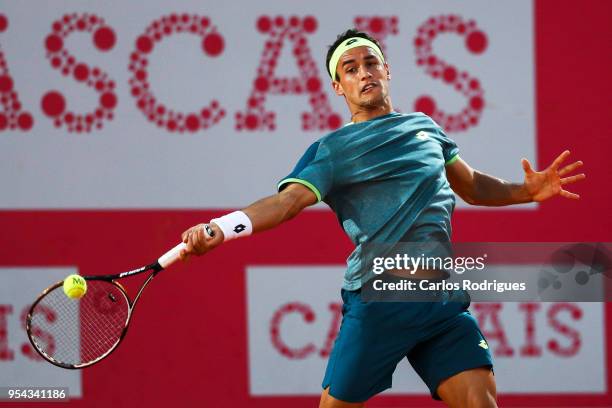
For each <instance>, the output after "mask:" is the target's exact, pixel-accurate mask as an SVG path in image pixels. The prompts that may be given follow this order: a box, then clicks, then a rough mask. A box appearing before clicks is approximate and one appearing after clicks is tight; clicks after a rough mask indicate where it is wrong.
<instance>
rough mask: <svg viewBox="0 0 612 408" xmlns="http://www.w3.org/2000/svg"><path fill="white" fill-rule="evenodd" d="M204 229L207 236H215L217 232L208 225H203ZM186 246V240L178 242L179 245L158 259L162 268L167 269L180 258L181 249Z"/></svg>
mask: <svg viewBox="0 0 612 408" xmlns="http://www.w3.org/2000/svg"><path fill="white" fill-rule="evenodd" d="M203 230H204V235H206V236H207V237H214V236H215V233H214V232H213V231H212V229H211V228H210V227H209V226H208V225H205V226H204V227H203ZM186 248H187V244H185V243H184V242H181V243H180V244H178V245H177V246H175V247H174V248H172V249H171V250H169V251H168V252H166V253H165V254H163V255H162V256H161V257H160V258H159V259H158V260H157V263H158V264H159V265H160V266H161V267H162V268H164V269H166V268H167V267H168V266H170V265H172V264H173V263H175V262H176V261H178V260H179V258H180V255H181V251H182V250H183V249H186Z"/></svg>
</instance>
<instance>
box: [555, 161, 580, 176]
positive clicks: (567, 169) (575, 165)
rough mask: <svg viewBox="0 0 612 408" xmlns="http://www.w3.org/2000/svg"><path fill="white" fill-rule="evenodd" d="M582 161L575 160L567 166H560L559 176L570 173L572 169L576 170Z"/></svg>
mask: <svg viewBox="0 0 612 408" xmlns="http://www.w3.org/2000/svg"><path fill="white" fill-rule="evenodd" d="M583 164H584V163H582V161H577V162H574V163H572V164H570V165H568V166H565V167H564V168H562V169H561V170H559V172H558V173H559V177H562V176H565V175H566V174H568V173H571V172H572V171H574V170H576V169H577V168H578V167H580V166H582V165H583Z"/></svg>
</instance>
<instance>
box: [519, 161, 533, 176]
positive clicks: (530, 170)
mask: <svg viewBox="0 0 612 408" xmlns="http://www.w3.org/2000/svg"><path fill="white" fill-rule="evenodd" d="M521 164H522V165H523V170H524V171H525V173H533V168H531V163H529V160H527V159H525V158H524V157H523V158H522V159H521Z"/></svg>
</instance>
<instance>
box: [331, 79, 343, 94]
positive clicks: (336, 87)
mask: <svg viewBox="0 0 612 408" xmlns="http://www.w3.org/2000/svg"><path fill="white" fill-rule="evenodd" d="M332 87H333V88H334V92H335V93H336V95H338V96H342V95H344V89H342V85H340V82H338V81H332Z"/></svg>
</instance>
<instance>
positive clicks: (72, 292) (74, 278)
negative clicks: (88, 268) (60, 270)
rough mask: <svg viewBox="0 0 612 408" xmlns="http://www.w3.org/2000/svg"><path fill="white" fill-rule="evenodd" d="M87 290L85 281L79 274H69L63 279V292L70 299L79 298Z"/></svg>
mask: <svg viewBox="0 0 612 408" xmlns="http://www.w3.org/2000/svg"><path fill="white" fill-rule="evenodd" d="M85 292H87V282H86V281H85V279H83V277H81V276H79V275H70V276H68V277H66V279H64V293H65V294H66V296H68V297H69V298H71V299H80V298H82V297H83V295H85Z"/></svg>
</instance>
